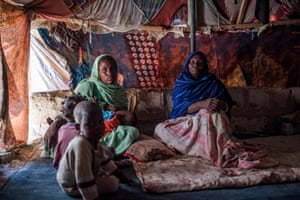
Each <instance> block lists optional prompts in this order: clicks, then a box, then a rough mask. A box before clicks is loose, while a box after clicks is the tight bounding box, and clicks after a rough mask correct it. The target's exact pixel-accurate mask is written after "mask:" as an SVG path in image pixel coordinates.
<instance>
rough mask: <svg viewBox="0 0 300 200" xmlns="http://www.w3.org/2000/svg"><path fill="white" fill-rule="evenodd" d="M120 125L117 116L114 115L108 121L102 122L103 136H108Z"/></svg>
mask: <svg viewBox="0 0 300 200" xmlns="http://www.w3.org/2000/svg"><path fill="white" fill-rule="evenodd" d="M119 125H120V121H119V119H118V116H117V115H114V116H113V117H112V118H111V119H110V120H105V121H104V128H105V129H104V134H103V135H104V136H106V135H108V134H109V133H110V132H111V131H112V130H114V129H115V128H117V127H118V126H119Z"/></svg>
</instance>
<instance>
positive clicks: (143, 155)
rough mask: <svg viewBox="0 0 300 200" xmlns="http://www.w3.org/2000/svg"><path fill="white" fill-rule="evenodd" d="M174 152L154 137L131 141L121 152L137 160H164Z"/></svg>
mask: <svg viewBox="0 0 300 200" xmlns="http://www.w3.org/2000/svg"><path fill="white" fill-rule="evenodd" d="M175 154H176V153H175V152H174V151H172V150H171V149H169V148H168V147H167V146H165V145H164V144H163V143H161V142H159V141H157V140H155V139H152V138H151V139H144V140H140V141H137V142H135V143H133V144H132V145H131V146H130V147H129V148H128V149H127V150H126V152H125V153H124V154H123V156H125V157H129V158H131V159H132V160H135V161H137V162H148V161H155V160H164V159H167V158H170V157H172V156H174V155H175Z"/></svg>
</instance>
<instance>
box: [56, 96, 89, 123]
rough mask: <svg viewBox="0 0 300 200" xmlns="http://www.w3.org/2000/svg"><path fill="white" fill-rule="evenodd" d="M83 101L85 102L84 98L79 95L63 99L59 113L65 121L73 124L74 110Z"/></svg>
mask: <svg viewBox="0 0 300 200" xmlns="http://www.w3.org/2000/svg"><path fill="white" fill-rule="evenodd" d="M83 100H86V98H85V97H83V96H81V95H79V94H72V95H70V96H66V97H65V99H64V101H63V102H62V107H61V112H62V113H63V116H64V118H65V119H66V120H67V121H70V122H74V116H73V111H74V108H75V106H76V105H77V104H78V103H79V102H81V101H83Z"/></svg>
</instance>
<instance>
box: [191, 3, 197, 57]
mask: <svg viewBox="0 0 300 200" xmlns="http://www.w3.org/2000/svg"><path fill="white" fill-rule="evenodd" d="M190 17H191V18H190V20H191V21H190V22H191V23H190V31H191V32H190V37H191V52H193V51H195V48H196V44H195V0H190Z"/></svg>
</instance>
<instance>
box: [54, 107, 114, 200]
mask: <svg viewBox="0 0 300 200" xmlns="http://www.w3.org/2000/svg"><path fill="white" fill-rule="evenodd" d="M101 113H102V112H101V108H100V107H99V105H98V104H96V103H94V102H91V101H82V102H80V103H78V104H77V105H76V107H75V109H74V118H75V122H76V123H75V127H76V129H77V130H78V132H79V135H78V136H75V137H74V138H73V139H72V140H71V141H70V143H69V145H68V147H67V149H66V151H65V153H64V154H63V156H62V159H61V161H60V164H59V166H58V170H57V176H56V178H57V181H58V183H59V185H60V186H61V188H62V189H63V191H65V192H66V193H67V194H68V195H70V196H73V197H78V196H81V197H82V198H83V199H99V196H100V194H105V193H112V192H115V191H117V190H118V188H119V179H118V178H117V177H116V176H114V175H113V173H115V172H118V168H117V166H116V165H115V163H114V162H113V161H112V160H111V159H110V158H109V156H107V154H106V153H105V148H104V146H103V145H102V144H101V143H100V142H99V139H100V137H101V136H102V135H103V133H104V123H103V117H102V114H101Z"/></svg>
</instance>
